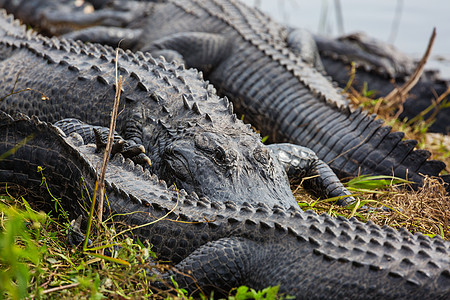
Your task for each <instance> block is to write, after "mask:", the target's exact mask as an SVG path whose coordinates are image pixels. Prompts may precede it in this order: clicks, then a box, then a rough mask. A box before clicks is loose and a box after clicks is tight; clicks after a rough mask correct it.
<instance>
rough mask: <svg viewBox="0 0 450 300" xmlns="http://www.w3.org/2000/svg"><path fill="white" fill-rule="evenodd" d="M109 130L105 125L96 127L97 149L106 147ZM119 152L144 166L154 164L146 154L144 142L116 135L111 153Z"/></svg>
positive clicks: (100, 149)
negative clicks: (140, 142)
mask: <svg viewBox="0 0 450 300" xmlns="http://www.w3.org/2000/svg"><path fill="white" fill-rule="evenodd" d="M108 132H109V130H108V129H107V128H104V127H101V128H94V135H95V143H96V146H97V151H102V150H104V149H105V148H106V143H107V141H108ZM119 153H120V154H122V155H123V157H125V158H129V159H131V160H132V161H133V162H134V163H135V164H139V165H142V166H143V167H148V166H151V164H152V163H151V160H150V158H149V157H148V156H147V155H146V154H145V147H144V146H143V145H142V144H137V143H135V142H134V141H133V140H125V139H123V138H122V137H121V136H119V135H115V136H114V142H113V146H112V149H111V155H112V156H114V155H116V154H119Z"/></svg>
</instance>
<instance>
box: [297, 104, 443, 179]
mask: <svg viewBox="0 0 450 300" xmlns="http://www.w3.org/2000/svg"><path fill="white" fill-rule="evenodd" d="M322 116H323V117H321V118H320V119H319V121H317V122H318V124H316V126H315V128H316V130H315V132H314V133H312V132H309V137H306V139H307V141H306V143H307V145H309V146H311V145H313V146H312V148H313V150H315V151H316V153H317V155H318V156H319V157H320V158H321V159H322V160H323V161H325V162H327V163H328V164H329V165H330V166H331V167H332V168H333V169H334V170H335V171H336V172H337V173H339V175H340V177H345V176H356V175H359V174H369V175H374V174H384V175H394V176H396V177H400V178H405V179H408V180H411V181H413V182H416V183H421V182H422V181H423V175H429V176H438V175H439V173H440V171H442V170H443V169H444V168H445V163H443V162H442V161H437V160H428V158H429V157H430V153H429V152H428V151H426V150H414V147H415V146H416V145H417V141H415V140H403V137H404V133H403V132H391V129H392V128H391V127H390V126H382V124H383V121H382V120H380V119H375V117H376V115H375V114H373V115H368V114H367V113H366V112H364V111H362V110H361V108H359V109H357V110H355V111H353V112H350V110H349V109H347V108H335V109H334V110H333V112H331V113H327V114H323V115H322ZM445 180H448V179H444V181H445Z"/></svg>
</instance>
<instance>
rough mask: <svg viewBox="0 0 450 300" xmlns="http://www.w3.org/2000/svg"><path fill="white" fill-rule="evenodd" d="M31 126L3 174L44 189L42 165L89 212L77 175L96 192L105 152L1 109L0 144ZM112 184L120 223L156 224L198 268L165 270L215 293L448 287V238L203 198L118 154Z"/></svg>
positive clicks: (178, 254)
mask: <svg viewBox="0 0 450 300" xmlns="http://www.w3.org/2000/svg"><path fill="white" fill-rule="evenodd" d="M31 134H32V135H33V137H34V138H33V139H32V140H30V141H29V142H28V143H26V144H25V145H24V146H23V147H21V148H19V150H18V151H17V152H16V153H14V154H13V155H11V156H8V157H6V158H5V159H4V160H1V161H0V175H1V177H2V178H3V180H4V181H7V182H10V183H15V184H19V185H22V186H24V187H26V188H27V189H29V190H30V191H32V192H36V194H38V195H42V197H44V198H45V196H44V195H48V192H47V191H46V190H43V187H42V186H41V185H40V182H41V177H40V176H41V175H40V174H39V173H37V172H36V168H37V167H38V166H42V167H45V169H44V175H45V176H46V179H47V183H48V184H49V188H50V191H52V193H53V194H54V195H55V196H56V197H59V198H61V203H62V205H63V206H64V208H65V209H66V210H67V211H68V212H69V213H70V214H71V216H72V217H77V216H78V215H79V214H83V215H85V210H83V209H82V206H81V205H80V204H79V203H83V201H82V199H83V196H82V195H81V194H80V190H83V188H84V187H83V188H82V189H80V187H79V186H78V185H79V184H80V178H81V177H83V179H84V183H85V184H86V187H87V188H88V190H89V192H91V193H92V190H93V187H94V184H95V179H96V175H95V168H96V166H97V163H98V162H99V161H101V160H102V154H99V153H96V152H95V150H94V147H92V146H89V145H87V146H86V145H83V143H82V142H80V139H74V138H63V137H61V136H60V134H59V132H58V131H56V130H55V128H53V127H52V126H49V125H47V124H45V123H41V122H38V121H37V120H30V119H28V118H19V119H16V120H14V119H12V118H11V117H9V116H8V115H6V114H3V113H1V114H0V153H5V152H6V151H8V150H10V149H11V148H13V147H14V146H15V145H16V144H17V143H18V142H19V141H21V140H23V139H24V138H25V137H29V136H30V135H31ZM105 185H106V194H107V196H108V199H109V205H110V208H111V211H109V210H107V211H106V212H105V214H106V215H107V216H109V215H114V220H115V223H116V224H126V225H128V226H141V225H144V224H150V225H146V226H142V227H139V228H138V229H135V230H133V234H134V235H135V236H137V237H139V239H140V240H141V241H144V240H149V241H150V242H151V243H152V244H153V250H154V251H155V252H156V253H157V254H158V255H159V258H160V259H162V260H170V261H172V262H173V263H174V264H175V268H176V269H178V271H181V273H186V272H188V271H189V272H191V273H190V275H191V276H192V277H193V278H195V279H196V284H193V283H192V281H191V279H190V278H187V277H184V276H182V275H180V273H178V272H175V271H170V272H169V273H167V274H164V275H163V277H164V278H167V277H168V276H170V275H173V276H174V277H175V280H176V281H177V282H178V283H179V285H180V287H182V288H186V289H187V290H189V291H195V290H196V289H197V286H198V287H200V288H201V289H202V290H203V291H204V292H206V293H208V292H210V291H212V290H214V291H215V295H216V296H217V295H224V294H225V295H226V294H227V292H228V290H229V289H230V288H232V287H235V286H238V285H241V284H245V285H248V286H250V287H252V288H255V289H261V288H265V287H267V286H269V285H272V286H273V285H277V284H280V292H281V293H286V294H290V295H293V296H296V298H297V299H343V298H345V299H349V298H351V299H448V297H450V243H448V242H444V241H442V240H441V239H440V238H434V239H430V238H429V237H427V236H424V235H422V234H414V235H412V234H411V233H409V232H407V231H406V230H398V231H397V230H394V229H392V228H390V227H386V226H385V227H381V228H380V227H379V226H377V225H374V224H373V223H371V222H369V223H367V224H364V223H361V222H359V221H357V220H355V219H350V220H347V219H345V218H337V219H335V218H331V217H330V216H328V215H325V214H324V215H321V216H318V215H317V214H315V213H314V212H311V211H308V212H302V211H297V210H295V209H289V210H284V209H281V208H268V207H267V206H266V205H265V204H255V206H253V205H249V204H245V205H239V206H237V205H235V204H233V203H231V202H226V203H222V202H215V201H210V200H208V199H207V198H200V199H199V198H198V196H196V195H195V194H187V193H186V192H184V191H182V190H181V191H179V192H177V191H175V190H174V189H170V188H169V189H168V188H167V187H166V185H165V183H164V182H162V181H159V180H158V178H157V177H156V176H154V175H153V176H151V175H150V173H149V172H148V171H145V172H144V171H143V170H142V168H141V167H140V166H138V167H136V166H134V164H133V163H132V162H131V161H129V160H128V161H124V160H123V158H120V157H117V158H116V159H113V160H112V161H111V162H110V164H109V165H108V168H107V172H106V184H105ZM85 193H86V191H84V195H85V196H86V194H85ZM85 198H86V197H84V200H85V201H87V202H86V205H87V206H88V205H89V202H88V200H87V199H85ZM44 201H48V203H50V201H49V199H44ZM50 206H51V205H50ZM105 209H106V208H105ZM169 212H170V213H169ZM158 218H163V219H161V220H159V221H157V222H154V221H155V220H156V219H158ZM206 220H210V221H206ZM155 284H157V285H158V286H160V287H161V286H163V285H161V284H158V283H155Z"/></svg>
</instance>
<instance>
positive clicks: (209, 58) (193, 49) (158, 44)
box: [141, 32, 231, 71]
mask: <svg viewBox="0 0 450 300" xmlns="http://www.w3.org/2000/svg"><path fill="white" fill-rule="evenodd" d="M141 50H142V51H148V52H150V53H152V54H155V53H156V54H163V53H164V52H160V51H161V50H164V51H167V50H170V51H175V52H178V53H179V54H180V55H181V56H182V57H183V58H184V61H185V62H186V65H187V66H189V67H195V68H197V69H200V70H202V71H207V70H208V69H210V68H211V67H212V66H217V65H218V64H219V62H220V61H221V60H223V59H224V58H226V57H227V56H228V54H229V53H230V51H231V41H230V40H229V39H227V38H225V37H224V36H222V35H220V34H217V33H208V32H180V33H174V34H172V35H169V36H167V37H164V38H161V39H158V40H156V41H154V42H152V43H151V44H147V45H145V46H144V47H143V48H142V49H141ZM172 55H173V53H172ZM166 59H167V60H169V59H168V58H166Z"/></svg>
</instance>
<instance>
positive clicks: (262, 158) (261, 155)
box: [253, 147, 270, 165]
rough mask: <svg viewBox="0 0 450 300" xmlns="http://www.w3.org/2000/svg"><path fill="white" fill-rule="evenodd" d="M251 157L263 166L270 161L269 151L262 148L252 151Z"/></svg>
mask: <svg viewBox="0 0 450 300" xmlns="http://www.w3.org/2000/svg"><path fill="white" fill-rule="evenodd" d="M253 157H254V158H255V159H256V160H257V161H258V162H260V163H261V164H263V165H267V164H268V163H269V161H270V155H269V151H268V150H267V149H266V148H262V147H258V148H256V149H255V150H253Z"/></svg>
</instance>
